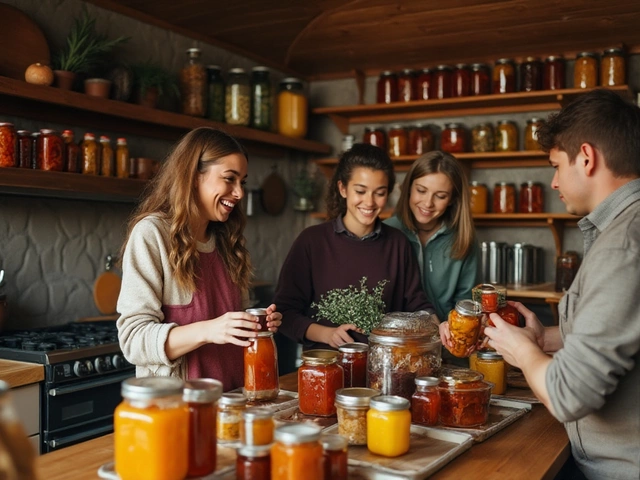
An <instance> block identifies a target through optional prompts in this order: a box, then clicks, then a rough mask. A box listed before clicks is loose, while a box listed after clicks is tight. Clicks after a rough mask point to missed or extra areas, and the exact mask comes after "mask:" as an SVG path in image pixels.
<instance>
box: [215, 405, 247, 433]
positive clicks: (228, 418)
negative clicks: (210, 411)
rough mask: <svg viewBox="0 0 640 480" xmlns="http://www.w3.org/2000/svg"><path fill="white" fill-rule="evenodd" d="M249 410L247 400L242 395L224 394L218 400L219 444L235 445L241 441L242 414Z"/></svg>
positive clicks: (217, 423)
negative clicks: (246, 409)
mask: <svg viewBox="0 0 640 480" xmlns="http://www.w3.org/2000/svg"><path fill="white" fill-rule="evenodd" d="M245 408H247V399H246V397H245V396H244V395H243V394H241V393H223V394H222V396H221V397H220V400H218V415H217V417H216V437H217V439H218V443H235V442H238V441H239V440H240V423H241V422H242V412H243V411H244V410H245Z"/></svg>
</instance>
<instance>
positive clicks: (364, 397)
mask: <svg viewBox="0 0 640 480" xmlns="http://www.w3.org/2000/svg"><path fill="white" fill-rule="evenodd" d="M378 395H380V390H376V389H375V388H361V387H351V388H341V389H340V390H338V391H337V392H336V410H337V413H338V433H339V434H340V435H342V436H343V437H345V438H346V439H347V441H348V442H349V445H366V444H367V412H368V411H369V400H371V398H372V397H376V396H378Z"/></svg>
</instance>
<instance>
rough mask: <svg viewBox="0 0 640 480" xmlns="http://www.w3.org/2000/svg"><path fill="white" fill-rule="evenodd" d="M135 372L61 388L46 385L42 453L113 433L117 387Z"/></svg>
mask: <svg viewBox="0 0 640 480" xmlns="http://www.w3.org/2000/svg"><path fill="white" fill-rule="evenodd" d="M133 376H135V370H134V369H131V370H127V371H120V372H116V373H113V374H110V375H105V376H102V377H99V378H95V379H90V380H82V381H78V382H72V383H68V384H64V385H53V384H51V383H46V384H45V386H44V392H43V400H44V402H45V408H44V415H43V416H42V417H43V420H42V422H43V425H42V432H43V436H42V438H43V445H42V453H46V452H51V451H53V450H57V449H60V448H64V447H68V446H70V445H74V444H76V443H80V442H83V441H85V440H89V439H91V438H95V437H99V436H101V435H104V434H107V433H111V432H113V411H114V410H115V408H116V407H117V406H118V404H119V403H120V402H121V401H122V397H121V395H120V384H121V383H122V381H123V380H125V379H127V378H130V377H133Z"/></svg>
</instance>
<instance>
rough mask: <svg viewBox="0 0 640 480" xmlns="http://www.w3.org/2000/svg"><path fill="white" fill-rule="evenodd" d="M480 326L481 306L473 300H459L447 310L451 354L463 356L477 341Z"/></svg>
mask: <svg viewBox="0 0 640 480" xmlns="http://www.w3.org/2000/svg"><path fill="white" fill-rule="evenodd" d="M481 326H482V308H481V306H480V304H479V303H478V302H474V301H473V300H459V301H458V302H457V303H456V306H455V308H454V309H453V310H451V311H450V312H449V331H450V332H451V341H452V342H453V347H452V348H451V349H450V351H451V354H452V355H454V356H456V357H459V358H464V357H466V356H467V352H468V350H469V349H470V348H471V347H473V346H474V345H475V344H476V342H477V341H478V335H479V334H480V327H481Z"/></svg>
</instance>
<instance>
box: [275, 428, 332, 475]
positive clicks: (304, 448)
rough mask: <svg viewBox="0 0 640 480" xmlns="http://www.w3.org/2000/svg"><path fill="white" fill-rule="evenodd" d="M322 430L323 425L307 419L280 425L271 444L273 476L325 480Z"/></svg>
mask: <svg viewBox="0 0 640 480" xmlns="http://www.w3.org/2000/svg"><path fill="white" fill-rule="evenodd" d="M320 432H321V429H320V427H318V426H316V425H311V424H304V423H292V424H288V425H282V426H281V427H278V428H277V429H276V433H275V440H276V442H275V444H274V445H273V447H272V448H271V480H300V479H302V478H304V479H305V480H323V478H324V459H323V455H322V445H320V442H319V441H318V440H319V439H320Z"/></svg>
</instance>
